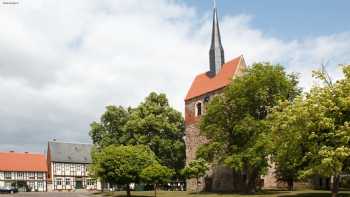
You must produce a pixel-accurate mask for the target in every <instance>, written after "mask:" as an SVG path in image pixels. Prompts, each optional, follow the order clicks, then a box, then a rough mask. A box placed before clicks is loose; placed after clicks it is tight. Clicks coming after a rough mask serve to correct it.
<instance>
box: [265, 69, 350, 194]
mask: <svg viewBox="0 0 350 197" xmlns="http://www.w3.org/2000/svg"><path fill="white" fill-rule="evenodd" d="M343 73H344V76H345V77H344V79H341V80H339V81H337V82H336V83H333V82H332V81H331V80H330V78H329V76H328V74H327V73H326V72H324V71H322V70H321V71H317V72H315V73H314V75H315V76H316V77H317V78H319V79H321V80H322V81H323V82H324V86H315V87H313V88H312V89H311V90H310V92H308V93H307V94H306V96H305V97H301V98H299V99H297V100H295V102H292V103H288V104H287V106H284V107H278V108H277V109H275V111H274V112H273V113H272V119H274V121H276V122H275V123H274V126H273V127H272V128H273V131H274V138H276V139H277V140H276V142H277V144H281V149H283V150H280V151H279V152H277V157H278V156H280V155H284V154H281V151H285V150H290V147H289V146H291V147H295V148H296V146H295V145H297V144H299V149H297V151H295V150H294V151H293V152H290V153H289V154H290V158H293V159H296V162H292V164H297V165H299V164H300V162H303V167H302V168H301V169H299V167H297V168H294V167H293V166H292V165H289V166H291V167H292V168H291V169H293V168H294V169H293V170H295V169H298V171H299V172H300V176H301V177H310V176H314V175H319V176H323V177H332V196H336V195H337V193H338V189H339V181H340V176H341V175H342V174H343V173H349V170H350V159H349V158H350V125H349V121H350V96H349V95H350V66H344V67H343ZM281 105H286V104H281ZM286 134H288V137H286V136H285V135H286ZM283 136H284V137H283ZM282 138H284V140H282ZM294 139H295V141H294ZM282 141H284V142H282ZM300 153H302V154H300ZM300 155H301V156H302V159H300ZM297 160H299V162H298V161H297ZM286 166H288V165H286Z"/></svg>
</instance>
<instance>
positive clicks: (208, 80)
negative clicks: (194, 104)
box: [185, 56, 242, 101]
mask: <svg viewBox="0 0 350 197" xmlns="http://www.w3.org/2000/svg"><path fill="white" fill-rule="evenodd" d="M241 58H242V56H239V57H237V58H234V59H233V60H231V61H229V62H227V63H225V64H224V65H222V68H221V70H220V72H219V73H218V74H216V75H215V76H213V77H212V76H210V75H208V72H206V73H202V74H199V75H197V76H196V78H195V79H194V80H193V82H192V85H191V88H190V89H189V91H188V93H187V95H186V98H185V101H187V100H190V99H192V98H195V97H198V96H201V95H203V94H206V93H208V92H212V91H215V90H218V89H221V88H223V87H225V86H227V85H228V84H229V83H230V82H231V79H232V77H233V76H234V75H235V73H236V70H237V67H238V65H239V64H240V62H241Z"/></svg>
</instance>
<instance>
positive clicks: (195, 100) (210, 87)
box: [185, 2, 246, 192]
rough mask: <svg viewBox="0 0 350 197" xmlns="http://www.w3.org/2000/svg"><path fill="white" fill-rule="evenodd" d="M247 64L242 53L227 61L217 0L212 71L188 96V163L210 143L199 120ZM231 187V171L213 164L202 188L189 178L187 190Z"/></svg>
mask: <svg viewBox="0 0 350 197" xmlns="http://www.w3.org/2000/svg"><path fill="white" fill-rule="evenodd" d="M245 67H246V64H245V61H244V58H243V56H238V57H236V58H234V59H232V60H230V61H228V62H226V63H225V57H224V49H223V47H222V43H221V35H220V29H219V19H218V12H217V8H216V5H215V2H214V9H213V26H212V32H211V46H210V50H209V71H206V72H204V73H202V74H199V75H197V76H196V77H195V79H194V80H193V82H192V84H191V87H190V89H189V90H188V92H187V95H186V97H185V127H186V138H185V143H186V164H189V163H190V162H191V161H192V160H194V159H196V152H197V150H198V148H199V146H201V145H203V144H208V143H210V141H208V140H207V139H206V138H205V137H204V136H202V135H200V129H199V121H200V119H201V116H202V115H203V114H205V113H206V107H207V105H208V103H209V102H210V100H211V99H212V97H215V96H216V95H218V94H222V92H223V90H224V88H225V87H226V86H227V85H229V84H230V83H231V81H232V79H233V78H234V77H235V76H237V75H240V74H241V73H242V70H243V69H245ZM232 190H233V175H232V170H231V169H228V168H226V167H224V166H213V167H212V169H210V170H209V172H208V174H207V175H206V176H205V177H203V178H202V179H201V180H200V186H199V188H197V184H196V180H194V179H189V180H187V191H217V192H229V191H232Z"/></svg>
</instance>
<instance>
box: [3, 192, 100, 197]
mask: <svg viewBox="0 0 350 197" xmlns="http://www.w3.org/2000/svg"><path fill="white" fill-rule="evenodd" d="M10 196H11V197H12V196H14V197H37V196H38V197H85V196H95V197H101V196H100V195H94V193H92V192H28V193H22V192H20V193H16V194H0V197H10Z"/></svg>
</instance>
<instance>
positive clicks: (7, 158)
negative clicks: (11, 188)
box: [0, 152, 47, 172]
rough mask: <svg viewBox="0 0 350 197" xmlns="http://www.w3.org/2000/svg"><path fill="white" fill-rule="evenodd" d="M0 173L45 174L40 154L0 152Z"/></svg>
mask: <svg viewBox="0 0 350 197" xmlns="http://www.w3.org/2000/svg"><path fill="white" fill-rule="evenodd" d="M0 171H17V172H47V163H46V157H45V155H42V154H32V153H16V152H0Z"/></svg>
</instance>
